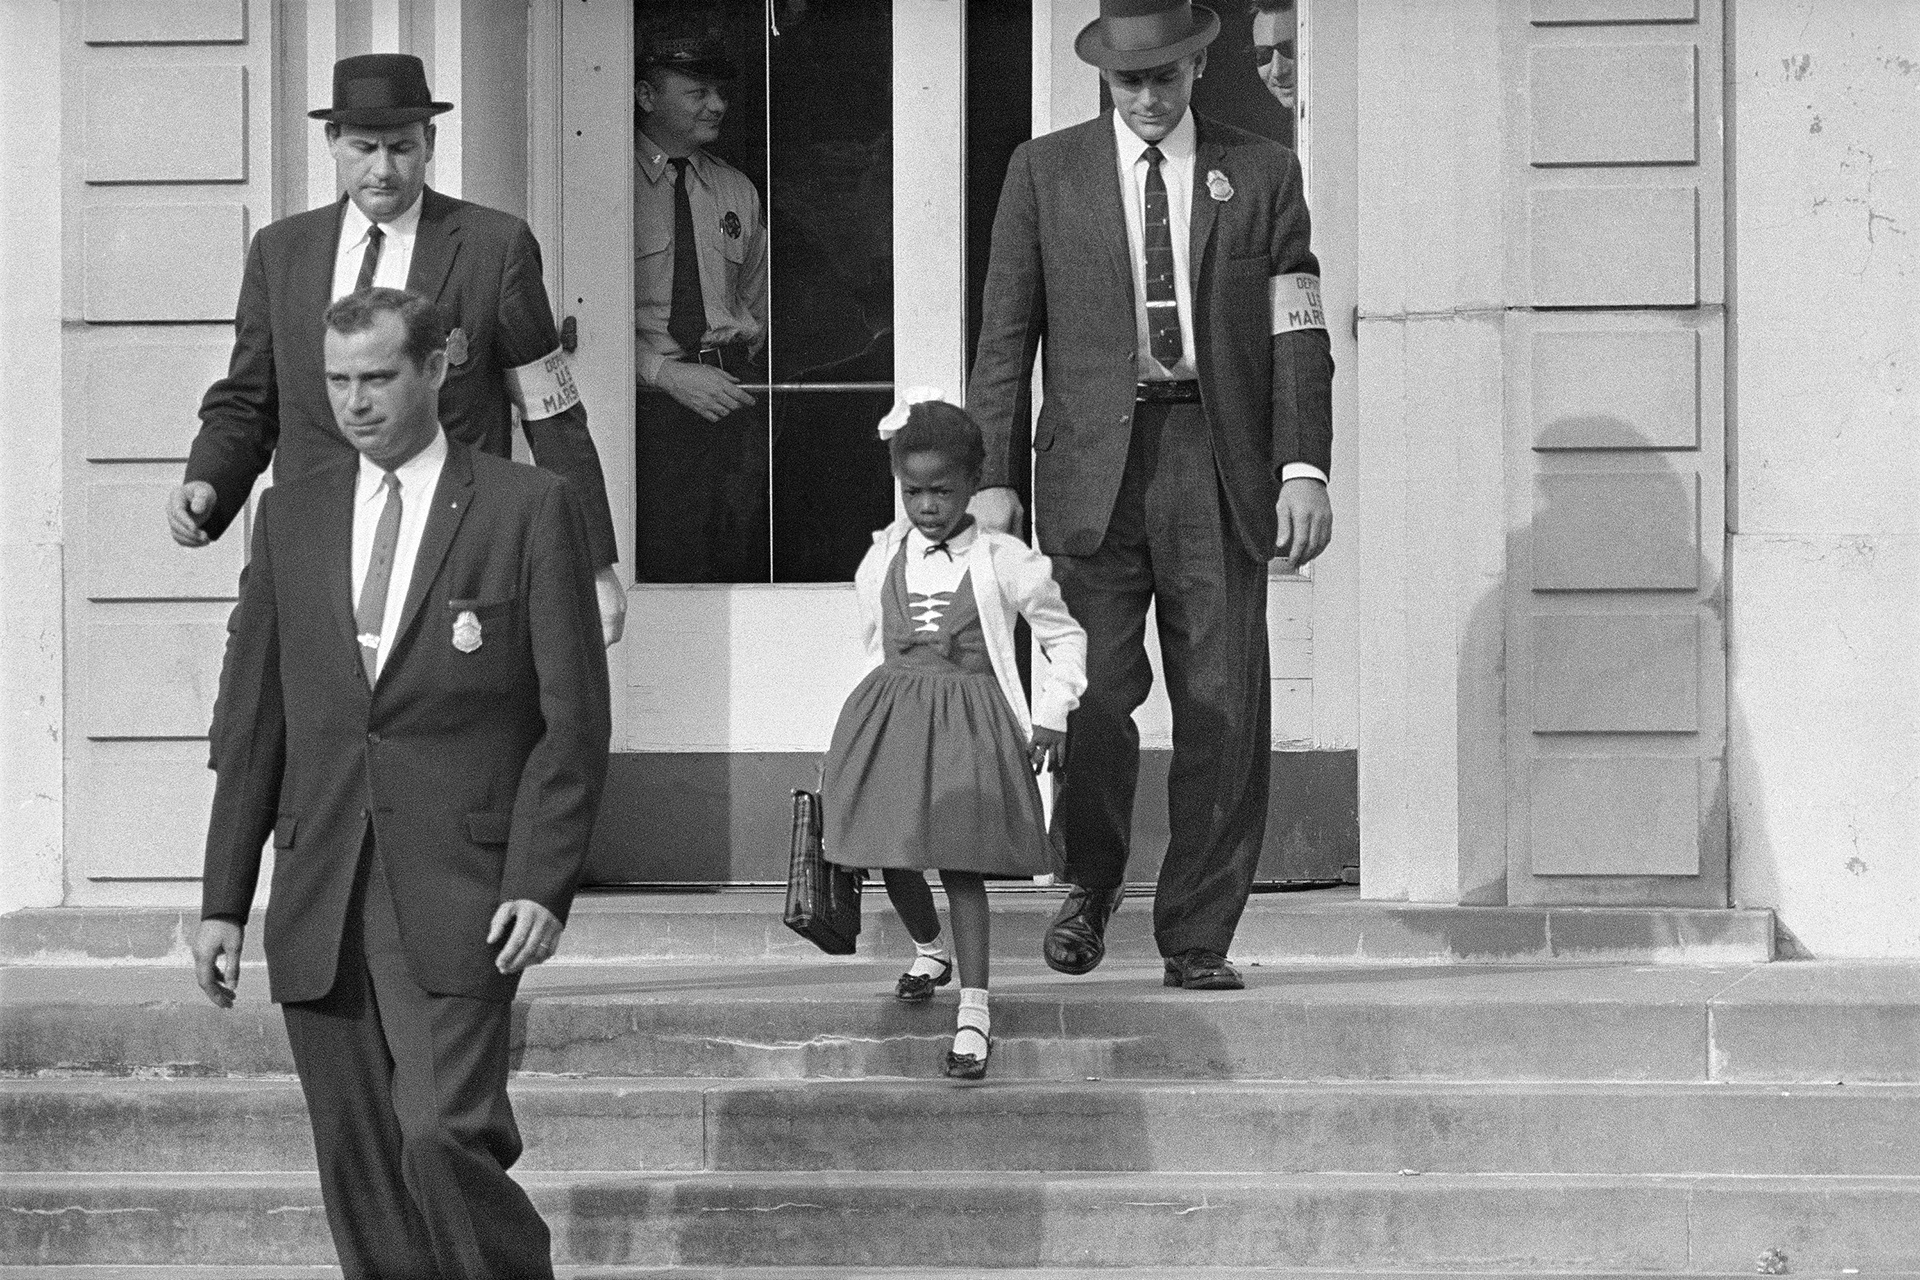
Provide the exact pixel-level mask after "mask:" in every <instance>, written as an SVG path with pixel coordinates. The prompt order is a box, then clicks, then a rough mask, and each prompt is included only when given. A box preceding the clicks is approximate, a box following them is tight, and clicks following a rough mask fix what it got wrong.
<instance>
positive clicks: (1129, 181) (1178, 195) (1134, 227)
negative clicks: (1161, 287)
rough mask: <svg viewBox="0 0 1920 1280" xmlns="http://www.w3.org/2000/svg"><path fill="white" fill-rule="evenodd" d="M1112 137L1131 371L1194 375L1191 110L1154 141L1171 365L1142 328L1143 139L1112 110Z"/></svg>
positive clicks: (1300, 473) (1299, 467)
mask: <svg viewBox="0 0 1920 1280" xmlns="http://www.w3.org/2000/svg"><path fill="white" fill-rule="evenodd" d="M1112 116H1113V136H1114V142H1115V144H1116V149H1117V151H1118V156H1119V165H1120V203H1121V204H1122V205H1123V206H1124V207H1125V209H1126V215H1127V255H1128V257H1129V258H1130V259H1131V261H1132V263H1133V328H1134V350H1135V352H1136V356H1135V376H1136V377H1137V378H1138V379H1139V380H1140V381H1141V382H1155V381H1159V380H1162V379H1171V380H1175V381H1180V380H1185V379H1190V378H1198V377H1199V376H1200V373H1199V364H1198V363H1197V361H1198V353H1199V350H1200V346H1199V342H1198V341H1197V339H1196V336H1195V334H1194V331H1193V268H1192V261H1191V258H1192V241H1191V238H1190V236H1189V234H1188V229H1189V226H1190V224H1191V223H1192V221H1193V168H1194V156H1195V155H1196V153H1197V151H1198V142H1199V139H1198V131H1197V130H1196V129H1195V127H1194V123H1193V112H1191V111H1189V112H1187V113H1186V114H1185V115H1183V116H1181V117H1180V123H1179V124H1177V125H1175V126H1174V127H1173V130H1172V132H1170V133H1168V134H1167V136H1166V137H1164V138H1162V139H1160V141H1159V142H1158V143H1156V144H1154V145H1156V146H1158V147H1159V148H1160V154H1161V155H1162V156H1163V157H1164V158H1163V159H1162V160H1161V161H1160V178H1161V181H1163V182H1165V183H1166V184H1167V225H1168V229H1169V231H1171V232H1172V239H1173V298H1174V301H1175V302H1176V303H1177V304H1178V305H1179V308H1180V359H1179V360H1178V362H1176V363H1175V364H1174V366H1173V368H1172V369H1168V368H1166V367H1165V366H1164V365H1162V364H1161V363H1160V362H1159V361H1158V360H1155V359H1154V358H1153V346H1152V339H1151V337H1150V336H1149V333H1150V331H1149V330H1148V327H1147V212H1146V210H1147V169H1148V167H1149V166H1148V164H1147V160H1146V154H1147V145H1148V144H1147V143H1146V141H1145V140H1144V139H1142V138H1141V137H1140V135H1139V134H1137V133H1135V132H1134V131H1133V130H1132V129H1129V128H1128V127H1127V122H1126V120H1124V119H1123V118H1122V117H1121V115H1120V113H1119V112H1118V111H1115V112H1113V113H1112ZM1302 478H1305V479H1309V480H1318V481H1319V482H1320V483H1322V484H1325V483H1326V482H1327V473H1326V472H1324V471H1322V470H1321V469H1320V468H1318V467H1316V466H1314V465H1313V464H1312V463H1310V462H1289V463H1287V464H1286V465H1285V466H1284V467H1282V468H1281V469H1280V480H1281V483H1283V484H1284V483H1285V482H1287V481H1288V480H1296V479H1302Z"/></svg>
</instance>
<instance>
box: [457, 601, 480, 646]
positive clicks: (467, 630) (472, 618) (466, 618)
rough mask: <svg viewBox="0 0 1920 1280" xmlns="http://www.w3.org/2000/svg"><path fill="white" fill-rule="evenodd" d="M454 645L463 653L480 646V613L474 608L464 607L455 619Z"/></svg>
mask: <svg viewBox="0 0 1920 1280" xmlns="http://www.w3.org/2000/svg"><path fill="white" fill-rule="evenodd" d="M453 647H454V648H456V649H458V650H459V651H460V652H462V653H472V652H473V651H474V650H475V649H478V648H479V647H480V615H479V614H477V613H475V612H474V611H473V610H471V609H463V610H462V611H461V612H460V616H459V617H457V618H455V619H454V620H453Z"/></svg>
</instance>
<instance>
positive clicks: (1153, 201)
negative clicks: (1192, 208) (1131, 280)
mask: <svg viewBox="0 0 1920 1280" xmlns="http://www.w3.org/2000/svg"><path fill="white" fill-rule="evenodd" d="M1144 154H1145V156H1146V160H1147V209H1146V213H1147V218H1146V222H1147V226H1146V232H1147V234H1146V260H1147V343H1148V347H1149V349H1150V350H1151V351H1152V352H1153V358H1154V359H1155V360H1157V361H1159V362H1160V363H1161V364H1162V365H1164V366H1165V367H1167V368H1169V369H1171V368H1173V366H1174V365H1176V364H1179V363H1180V351H1181V341H1180V304H1179V303H1178V302H1176V301H1175V300H1174V293H1173V226H1172V224H1171V223H1170V222H1169V221H1168V217H1167V184H1166V182H1165V181H1164V180H1163V179H1162V178H1161V177H1160V162H1161V161H1162V160H1164V159H1166V157H1165V156H1164V155H1162V154H1161V152H1160V148H1158V147H1148V148H1147V149H1146V151H1145V152H1144Z"/></svg>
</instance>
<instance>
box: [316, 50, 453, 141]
mask: <svg viewBox="0 0 1920 1280" xmlns="http://www.w3.org/2000/svg"><path fill="white" fill-rule="evenodd" d="M451 110H453V104H452V103H451V102H435V101H434V100H433V91H432V90H431V89H429V88H427V69H426V68H425V67H424V66H422V65H421V64H420V59H418V58H416V57H414V56H413V55H412V54H410V53H361V54H355V55H354V56H353V57H351V58H342V59H340V61H338V62H336V63H334V64H333V105H332V106H331V107H323V108H321V109H320V110H318V111H309V112H307V115H308V116H309V117H310V118H311V119H314V120H328V121H331V122H332V123H334V124H357V125H363V126H365V127H367V128H369V129H391V128H393V127H394V126H395V125H402V124H412V123H413V122H414V121H415V120H426V119H429V118H430V117H433V116H437V115H439V114H440V113H441V112H443V111H451Z"/></svg>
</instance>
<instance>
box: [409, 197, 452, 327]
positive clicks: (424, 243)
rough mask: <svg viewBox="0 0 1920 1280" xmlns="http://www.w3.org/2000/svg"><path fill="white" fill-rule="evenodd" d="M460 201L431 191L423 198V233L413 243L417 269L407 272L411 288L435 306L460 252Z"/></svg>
mask: <svg viewBox="0 0 1920 1280" xmlns="http://www.w3.org/2000/svg"><path fill="white" fill-rule="evenodd" d="M460 233H461V226H460V205H459V202H458V201H455V200H452V199H449V198H448V197H446V196H443V195H441V194H440V193H439V192H438V191H435V190H433V189H432V188H428V189H427V190H426V191H425V192H424V193H422V195H421V197H420V229H419V231H418V232H417V233H415V236H414V241H413V265H412V266H410V267H408V268H407V288H408V289H409V290H410V291H411V292H414V293H417V294H419V295H421V296H422V297H425V298H430V299H432V300H433V301H435V302H438V301H439V300H440V290H441V289H442V288H443V287H444V286H445V285H446V283H447V273H448V272H449V271H451V270H452V269H453V260H454V258H455V257H456V256H458V254H459V252H460Z"/></svg>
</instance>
